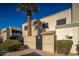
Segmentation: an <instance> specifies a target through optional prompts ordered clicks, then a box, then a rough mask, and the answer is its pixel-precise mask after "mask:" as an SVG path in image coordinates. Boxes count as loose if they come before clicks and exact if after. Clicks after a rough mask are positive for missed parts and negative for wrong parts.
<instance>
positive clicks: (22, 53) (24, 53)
mask: <svg viewBox="0 0 79 59" xmlns="http://www.w3.org/2000/svg"><path fill="white" fill-rule="evenodd" d="M4 56H55V54H53V53H49V52H45V51H41V50H34V49H25V50H22V51H15V52H9V53H6V54H5V55H4Z"/></svg>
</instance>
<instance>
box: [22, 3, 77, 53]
mask: <svg viewBox="0 0 79 59" xmlns="http://www.w3.org/2000/svg"><path fill="white" fill-rule="evenodd" d="M40 20H41V21H42V22H45V23H47V24H48V28H46V32H47V31H55V35H56V37H57V40H63V39H67V40H72V41H73V46H72V49H71V53H77V52H76V44H77V43H78V41H79V4H72V7H71V8H70V9H66V10H64V11H61V12H58V13H56V14H52V15H49V16H47V17H44V18H41V19H40ZM34 21H35V20H33V21H32V36H31V39H30V40H28V38H27V37H28V35H27V29H26V28H27V23H24V24H22V34H23V37H24V43H25V44H28V45H30V46H32V45H33V46H32V47H33V48H34V49H35V45H36V44H34V43H35V40H33V39H35V36H36V35H37V31H36V30H35V28H34V26H33V22H34ZM32 37H34V38H32ZM29 38H30V36H29ZM50 38H52V37H50ZM50 38H49V37H48V39H49V40H48V41H50ZM46 39H47V38H46ZM27 40H28V41H27ZM29 41H30V43H29ZM33 42H34V43H33ZM50 42H51V41H50ZM31 43H33V44H32V45H31ZM52 44H53V43H52ZM52 44H51V45H50V46H48V47H52ZM44 47H45V46H44ZM44 47H43V49H44V50H45V49H48V47H47V48H44ZM50 50H53V48H49V49H48V50H46V51H49V52H51V51H50Z"/></svg>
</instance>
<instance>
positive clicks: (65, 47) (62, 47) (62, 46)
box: [56, 40, 73, 55]
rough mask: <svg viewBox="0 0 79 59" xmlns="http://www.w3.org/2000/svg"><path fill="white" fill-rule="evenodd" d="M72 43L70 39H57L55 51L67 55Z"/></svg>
mask: <svg viewBox="0 0 79 59" xmlns="http://www.w3.org/2000/svg"><path fill="white" fill-rule="evenodd" d="M72 44H73V41H72V40H57V41H56V51H57V53H60V54H65V55H68V54H69V52H70V49H71V47H72Z"/></svg>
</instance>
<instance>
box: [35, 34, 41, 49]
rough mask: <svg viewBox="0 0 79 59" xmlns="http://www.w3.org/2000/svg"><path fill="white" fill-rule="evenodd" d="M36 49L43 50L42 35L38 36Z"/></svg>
mask: <svg viewBox="0 0 79 59" xmlns="http://www.w3.org/2000/svg"><path fill="white" fill-rule="evenodd" d="M36 49H39V50H42V36H41V35H40V36H36Z"/></svg>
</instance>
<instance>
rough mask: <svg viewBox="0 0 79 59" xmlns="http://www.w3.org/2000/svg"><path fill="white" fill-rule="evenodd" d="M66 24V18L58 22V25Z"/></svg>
mask: <svg viewBox="0 0 79 59" xmlns="http://www.w3.org/2000/svg"><path fill="white" fill-rule="evenodd" d="M62 24H66V18H64V19H60V20H57V25H62Z"/></svg>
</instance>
